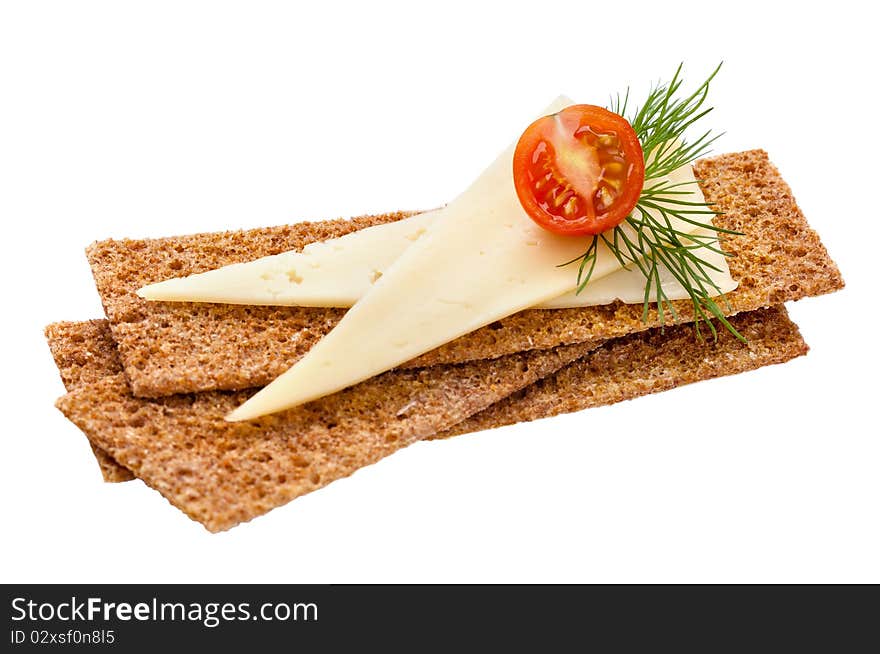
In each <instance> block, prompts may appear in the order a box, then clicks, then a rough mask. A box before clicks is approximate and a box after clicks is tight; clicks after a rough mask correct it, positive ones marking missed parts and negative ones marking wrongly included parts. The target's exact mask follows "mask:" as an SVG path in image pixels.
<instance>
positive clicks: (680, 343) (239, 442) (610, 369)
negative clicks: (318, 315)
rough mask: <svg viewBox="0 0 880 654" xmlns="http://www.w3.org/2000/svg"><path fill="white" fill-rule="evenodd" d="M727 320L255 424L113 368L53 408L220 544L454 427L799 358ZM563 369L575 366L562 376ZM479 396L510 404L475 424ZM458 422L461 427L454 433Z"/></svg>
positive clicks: (738, 320) (765, 324)
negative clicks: (218, 534)
mask: <svg viewBox="0 0 880 654" xmlns="http://www.w3.org/2000/svg"><path fill="white" fill-rule="evenodd" d="M733 321H734V324H735V325H736V327H737V329H739V330H740V331H741V332H742V333H743V334H744V335H745V336H746V337H747V338H748V339H749V343H748V345H743V344H742V343H740V342H739V341H736V340H735V339H734V338H733V337H731V336H730V335H729V334H727V333H726V332H724V333H722V335H721V338H720V340H719V341H718V342H717V343H706V342H700V341H697V340H695V339H694V338H693V334H692V331H691V330H690V329H689V328H688V327H687V326H680V327H675V328H669V329H667V330H665V333H663V334H660V333H658V332H657V331H656V330H652V331H651V332H648V333H643V334H635V335H632V336H628V337H623V338H620V339H617V340H616V341H612V342H610V343H607V344H605V345H604V346H602V347H601V348H599V349H598V350H595V351H594V352H593V353H587V354H585V355H583V354H584V352H587V350H589V347H588V346H586V345H577V346H568V347H567V348H566V347H564V348H558V349H556V350H555V351H552V352H532V353H521V354H514V355H507V356H505V357H501V358H499V359H495V360H484V361H478V362H472V363H465V364H458V365H446V366H435V367H433V368H428V369H424V370H398V371H392V372H389V373H386V374H385V375H382V376H380V377H378V378H376V379H374V380H370V381H368V382H364V383H363V384H361V385H359V386H357V387H354V388H351V389H348V390H346V391H343V392H341V393H338V394H336V395H333V396H330V397H328V398H324V399H323V400H319V401H318V402H315V403H312V404H309V405H306V406H304V407H297V408H296V409H294V410H292V411H288V412H285V413H281V414H277V415H276V416H269V417H267V418H263V419H261V420H260V421H258V422H255V423H227V422H225V421H223V419H222V416H223V415H224V414H225V412H226V411H228V410H229V408H230V407H231V406H234V404H235V402H237V401H240V400H241V399H242V398H243V397H244V396H245V395H246V393H224V392H206V393H200V394H194V395H184V396H176V397H169V398H164V399H159V400H147V399H142V398H135V397H133V396H132V395H131V393H130V391H129V389H128V387H127V385H126V384H125V380H124V378H123V377H122V375H119V374H112V372H111V370H112V368H108V373H110V374H109V375H108V376H107V377H105V378H104V379H103V380H101V381H98V382H96V383H93V384H90V385H87V386H83V387H81V388H79V389H77V390H75V391H73V392H71V393H69V394H68V395H66V396H64V397H62V398H61V399H59V401H58V407H59V408H60V409H61V410H62V411H63V412H64V413H65V415H66V416H67V417H68V418H69V419H70V420H72V421H73V422H74V423H75V424H76V425H77V426H78V427H79V428H80V429H82V430H83V431H84V432H85V433H86V434H87V435H88V436H89V438H90V439H91V440H92V442H93V443H95V444H96V445H99V446H101V447H103V448H106V449H107V450H108V451H109V452H110V453H112V455H113V456H114V457H116V458H117V459H118V460H119V461H120V462H122V463H123V464H124V465H125V466H126V467H128V468H130V469H131V470H133V471H134V472H135V473H136V474H137V476H139V477H141V478H142V479H143V480H144V481H145V482H146V483H147V484H148V485H150V486H152V487H153V488H155V489H156V490H158V491H159V492H161V493H162V494H163V495H164V496H165V497H166V498H167V499H168V500H169V501H170V502H171V503H172V504H174V505H175V506H177V507H178V508H180V509H182V510H183V511H184V512H185V513H187V514H188V515H190V517H193V518H194V519H196V520H198V521H200V522H202V523H203V524H204V525H205V526H206V527H207V528H208V529H210V530H212V531H219V530H223V529H228V528H230V527H232V526H234V525H235V524H238V523H239V522H242V521H245V520H249V519H251V518H253V517H255V516H257V515H260V514H262V513H265V512H266V511H268V510H270V509H271V508H274V507H276V506H279V505H281V504H284V503H286V502H288V501H290V500H292V499H294V498H295V497H297V496H299V495H302V494H304V493H307V492H310V491H311V490H315V489H317V488H319V487H321V486H323V485H326V484H327V483H329V482H331V481H333V480H335V479H339V478H341V477H344V476H347V475H349V474H351V473H352V472H354V471H355V470H357V469H358V468H360V467H362V466H364V465H369V464H371V463H373V462H375V461H377V460H378V459H380V458H382V457H384V456H387V455H388V454H391V453H392V452H394V451H396V450H397V449H399V448H400V447H403V446H405V445H407V444H409V443H411V442H414V441H415V440H418V439H419V438H424V437H429V436H431V435H432V434H434V432H436V431H437V430H438V429H442V427H441V425H444V424H445V425H447V426H450V425H455V424H459V427H457V428H455V427H453V428H452V429H449V430H447V431H442V432H441V433H440V434H439V435H440V436H443V437H445V436H451V435H455V434H458V433H464V432H465V431H470V430H473V429H488V428H490V427H494V426H499V425H503V424H509V423H511V422H517V421H523V420H534V419H537V418H542V417H546V416H550V415H555V414H558V413H563V412H567V411H574V410H579V409H581V408H585V407H587V406H596V405H599V404H606V403H609V402H616V401H621V400H624V399H629V398H633V397H637V396H639V395H644V394H647V393H652V392H657V391H660V390H665V389H667V388H671V387H673V386H677V385H682V384H686V383H690V382H693V381H697V380H699V379H707V378H711V377H717V376H721V375H728V374H734V373H738V372H744V371H746V370H752V369H755V368H758V367H761V366H764V365H770V364H773V363H781V362H783V361H787V360H789V359H792V358H794V357H797V356H800V355H802V354H804V353H806V350H807V348H806V345H805V344H804V342H803V340H802V339H801V336H800V334H799V333H798V330H797V327H796V326H795V325H794V324H793V323H792V322H791V321H790V320H789V319H788V316H787V314H786V312H785V309H784V308H782V307H775V308H772V309H766V310H761V311H754V312H749V313H743V314H740V315H738V316H736V317H735V318H733ZM63 347H64V346H63V344H56V348H62V349H63ZM74 349H76V346H75V347H74ZM561 352H564V354H561ZM581 355H583V356H581ZM594 357H595V358H594ZM566 358H574V359H575V360H574V362H573V363H571V364H569V365H568V366H567V367H562V368H561V369H560V366H563V365H564V360H565V359H566ZM524 363H525V367H526V368H527V370H524ZM554 370H558V372H555V374H554V373H553V371H554ZM488 371H491V372H488ZM511 375H512V377H513V378H524V377H525V378H527V379H526V380H525V381H529V380H533V379H543V381H542V382H537V383H532V386H531V387H525V386H522V384H520V386H521V387H522V388H523V389H524V390H522V391H520V392H516V391H514V392H513V394H512V395H511V394H510V392H509V391H510V389H511V387H512V386H516V384H515V383H512V382H513V380H512V379H508V377H509V376H511ZM493 378H494V383H492V385H491V387H490V388H486V383H487V380H489V379H493ZM487 394H488V395H492V396H495V397H503V396H505V395H507V396H508V397H509V399H507V400H501V401H500V402H498V403H496V404H490V405H487V406H488V409H485V410H483V411H482V412H479V411H477V412H474V410H475V409H476V408H478V406H479V404H480V403H481V402H483V401H484V399H486V398H485V397H484V396H485V395H487ZM469 411H470V413H471V415H472V417H471V418H470V419H467V420H465V421H464V422H461V417H462V416H464V415H465V414H468V412H469ZM416 416H418V418H416Z"/></svg>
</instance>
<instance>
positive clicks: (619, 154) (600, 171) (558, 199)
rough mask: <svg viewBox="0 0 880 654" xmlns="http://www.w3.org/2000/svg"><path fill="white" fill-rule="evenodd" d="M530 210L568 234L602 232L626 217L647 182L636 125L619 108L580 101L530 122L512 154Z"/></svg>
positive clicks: (545, 225)
mask: <svg viewBox="0 0 880 654" xmlns="http://www.w3.org/2000/svg"><path fill="white" fill-rule="evenodd" d="M513 181H514V185H515V186H516V194H517V196H518V197H519V201H520V203H521V204H522V206H523V209H525V211H526V213H527V214H528V215H529V217H531V219H532V220H534V221H535V222H536V223H538V224H539V225H540V226H541V227H543V228H545V229H547V230H549V231H551V232H554V233H556V234H562V235H566V236H583V235H587V234H601V233H602V232H604V231H607V230H609V229H611V228H612V227H616V226H617V225H619V224H620V223H622V222H623V221H624V219H625V218H626V217H627V216H628V215H629V214H630V212H631V211H632V210H633V208H634V207H635V206H636V202H638V200H639V195H640V194H641V192H642V186H643V185H644V183H645V159H644V155H643V154H642V146H641V144H640V143H639V139H638V136H636V133H635V130H633V128H632V126H631V125H630V124H629V123H628V122H627V120H626V119H625V118H624V117H623V116H620V115H618V114H616V113H614V112H611V111H608V110H607V109H603V108H602V107H596V106H594V105H590V104H576V105H572V106H571V107H567V108H565V109H563V110H562V111H560V112H559V113H556V114H553V115H550V116H544V117H543V118H539V119H538V120H536V121H535V122H534V123H532V124H531V125H529V126H528V128H527V129H526V131H525V132H524V133H523V135H522V136H521V137H520V139H519V142H518V143H517V144H516V151H515V153H514V155H513Z"/></svg>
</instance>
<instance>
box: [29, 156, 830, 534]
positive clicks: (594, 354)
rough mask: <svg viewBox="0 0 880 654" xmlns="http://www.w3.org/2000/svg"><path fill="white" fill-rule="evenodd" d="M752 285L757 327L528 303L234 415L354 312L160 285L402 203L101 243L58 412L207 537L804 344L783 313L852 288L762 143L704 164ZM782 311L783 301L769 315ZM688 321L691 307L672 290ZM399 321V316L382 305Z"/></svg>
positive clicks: (57, 347) (60, 327) (58, 350)
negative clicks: (239, 419)
mask: <svg viewBox="0 0 880 654" xmlns="http://www.w3.org/2000/svg"><path fill="white" fill-rule="evenodd" d="M695 168H696V173H697V176H698V177H699V178H701V179H702V180H703V190H704V194H705V196H706V199H707V200H708V201H709V202H714V203H716V205H717V207H716V208H717V209H719V210H720V211H722V212H723V214H722V215H720V216H718V217H717V219H716V223H717V224H718V226H720V227H724V228H728V229H732V230H736V231H740V232H743V233H744V236H734V237H724V238H723V239H722V246H723V247H724V249H725V250H727V251H728V252H730V253H731V254H733V255H734V257H733V258H732V259H731V260H730V269H731V274H732V275H733V277H734V279H737V280H738V281H739V288H737V290H736V291H734V292H733V293H731V294H730V295H729V296H728V298H727V302H726V303H722V306H723V307H724V308H725V309H726V310H727V311H728V313H729V314H730V315H734V314H736V315H735V317H734V318H733V322H734V324H735V325H736V327H737V329H739V330H740V332H741V333H743V335H745V336H746V338H747V339H748V343H747V344H742V343H740V342H739V341H737V340H736V339H734V338H732V337H731V336H730V335H729V334H727V333H726V332H724V330H721V337H720V338H719V340H718V341H717V342H704V341H700V340H698V339H697V338H696V337H695V335H694V330H693V328H692V327H691V326H689V325H686V324H684V325H681V326H678V327H668V328H666V329H665V330H663V331H661V330H660V329H658V326H659V321H658V318H657V316H656V313H653V312H652V313H651V315H649V317H648V320H647V321H643V320H642V307H641V306H632V305H623V304H614V305H609V306H605V307H591V308H585V309H557V310H530V311H524V312H522V313H519V314H516V315H514V316H510V317H509V318H505V319H504V320H501V321H498V322H496V323H493V324H492V325H488V326H487V327H485V328H483V329H480V330H478V331H476V332H473V333H472V334H469V335H467V336H465V337H462V338H460V339H457V340H456V341H453V342H451V343H449V344H447V345H445V346H443V347H441V348H439V349H437V350H435V351H433V352H429V353H427V354H426V355H423V356H422V357H419V358H418V359H417V360H415V361H412V362H410V364H408V365H406V366H404V367H402V368H400V369H397V370H392V371H390V372H387V373H385V374H383V375H380V376H378V377H376V378H373V379H370V380H368V381H366V382H363V383H361V384H359V385H358V386H355V387H352V388H350V389H346V390H344V391H342V392H340V393H337V394H335V395H332V396H329V397H326V398H323V399H321V400H317V401H315V402H312V403H309V404H307V405H304V406H300V407H297V408H294V409H292V410H289V411H286V412H284V413H280V414H277V415H274V416H267V417H264V418H261V419H259V420H256V421H251V422H247V423H229V422H226V421H224V420H223V417H224V415H225V414H226V412H228V411H229V410H230V409H232V408H233V407H234V406H236V405H237V404H239V403H240V402H241V401H243V399H245V398H246V397H247V396H248V395H249V394H250V393H252V392H253V389H254V388H255V387H259V386H261V385H263V384H265V383H267V382H268V381H270V380H271V379H273V378H274V377H275V376H277V375H278V374H280V373H281V372H283V371H284V370H285V369H287V368H288V367H289V366H290V365H291V364H292V363H293V362H294V361H295V360H296V359H297V358H299V357H300V356H302V354H303V353H304V352H306V351H307V350H308V348H309V347H310V346H311V345H312V344H313V343H314V342H316V341H317V340H318V339H319V338H320V337H321V336H322V335H323V334H324V333H326V332H327V331H328V330H329V329H331V328H332V327H333V325H334V324H335V323H336V321H337V320H338V319H339V317H340V316H341V315H342V310H336V309H315V308H299V307H245V306H221V305H208V304H186V303H147V302H145V301H143V300H141V299H139V298H138V297H137V296H136V295H135V291H136V290H137V289H138V288H139V287H141V286H143V285H144V284H148V283H151V282H155V281H160V280H163V279H167V278H170V277H178V276H181V275H186V274H191V273H196V272H202V271H205V270H209V269H212V268H216V267H218V266H221V265H226V264H229V263H234V262H240V261H247V260H251V259H254V258H257V257H261V256H265V255H269V254H276V253H278V252H282V251H285V250H290V249H299V248H302V247H303V246H304V245H306V244H307V243H309V242H312V241H316V240H323V239H326V238H332V237H336V236H340V235H342V234H344V233H348V232H350V231H354V230H356V229H360V228H363V227H366V226H369V225H374V224H379V223H382V222H388V221H392V220H401V219H405V218H406V216H407V215H408V214H403V213H395V214H387V215H383V216H371V217H363V218H356V219H352V220H336V221H326V222H320V223H302V224H298V225H293V226H287V227H277V228H267V229H262V230H250V231H242V232H231V233H224V234H201V235H194V236H185V237H176V238H169V239H157V240H137V241H132V240H125V241H104V242H100V243H96V244H94V245H92V246H91V247H90V248H89V249H88V256H89V261H90V263H91V266H92V270H93V273H94V276H95V280H96V283H97V286H98V291H99V293H100V295H101V298H102V301H103V304H104V308H105V311H106V314H107V320H106V321H90V322H87V323H57V324H55V325H50V326H49V327H48V328H47V337H48V339H49V342H50V346H51V348H52V352H53V355H54V356H55V360H56V363H57V364H58V367H59V369H60V371H61V374H62V379H63V381H64V383H65V386H66V387H67V389H68V391H69V392H68V394H67V395H65V396H64V397H62V398H61V399H60V400H59V401H58V407H59V408H60V409H61V410H62V411H63V412H64V414H65V415H66V416H67V417H68V418H69V419H70V420H71V421H73V422H74V423H75V424H76V425H77V426H78V427H79V428H80V429H82V431H84V432H85V433H86V435H87V436H88V438H89V440H90V442H91V444H92V446H93V448H94V450H95V454H96V456H97V458H98V461H99V463H100V465H101V469H102V471H103V473H104V476H105V479H107V480H108V481H124V480H126V479H130V478H131V477H132V476H137V477H140V478H141V479H143V480H144V481H145V482H146V483H147V484H148V485H150V486H152V487H153V488H155V489H156V490H158V491H159V492H160V493H162V494H163V495H164V496H165V497H166V498H167V499H168V500H169V501H170V502H171V503H172V504H174V505H175V506H177V507H178V508H180V509H181V510H183V511H184V512H185V513H187V515H189V516H190V517H192V518H194V519H195V520H198V521H199V522H201V523H202V524H204V525H205V526H206V527H207V528H208V529H210V530H212V531H218V530H223V529H227V528H229V527H232V526H234V525H236V524H238V523H240V522H243V521H246V520H249V519H251V518H253V517H255V516H257V515H260V514H262V513H265V512H266V511H269V510H271V509H272V508H275V507H277V506H279V505H281V504H284V503H286V502H288V501H290V500H291V499H293V498H295V497H298V496H299V495H302V494H304V493H307V492H309V491H311V490H315V489H317V488H320V487H321V486H324V485H326V484H328V483H329V482H331V481H333V480H335V479H338V478H340V477H343V476H347V475H349V474H351V473H352V472H354V471H355V470H356V469H357V468H359V467H362V466H364V465H369V464H370V463H373V462H375V461H377V460H379V459H380V458H382V457H384V456H387V455H388V454H391V453H392V452H394V451H396V450H397V449H399V448H401V447H404V446H406V445H408V444H410V443H412V442H415V441H417V440H420V439H424V438H438V437H448V436H452V435H456V434H463V433H467V432H471V431H476V430H480V429H487V428H491V427H495V426H499V425H503V424H509V423H513V422H520V421H526V420H534V419H537V418H543V417H547V416H551V415H555V414H558V413H563V412H570V411H577V410H580V409H584V408H588V407H591V406H597V405H600V404H607V403H610V402H617V401H620V400H624V399H629V398H633V397H637V396H639V395H643V394H646V393H652V392H657V391H660V390H665V389H668V388H672V387H674V386H678V385H682V384H686V383H690V382H693V381H698V380H701V379H707V378H710V377H717V376H721V375H726V374H733V373H737V372H743V371H746V370H750V369H754V368H757V367H760V366H763V365H769V364H771V363H781V362H783V361H787V360H789V359H791V358H793V357H796V356H799V355H801V354H804V353H805V352H806V349H807V348H806V345H805V344H804V342H803V340H802V339H801V337H800V335H799V333H798V331H797V328H796V326H795V325H794V324H793V323H792V322H791V321H790V320H789V319H788V317H787V314H786V313H785V310H784V309H783V308H782V307H781V306H779V305H781V304H782V303H783V302H786V301H789V300H797V299H800V298H802V297H806V296H812V295H820V294H822V293H828V292H831V291H834V290H837V289H839V288H841V287H842V285H843V282H842V279H841V277H840V274H839V272H838V270H837V268H836V266H835V265H834V263H833V262H832V261H831V260H830V259H829V257H828V255H827V252H826V251H825V248H824V247H823V246H822V244H821V243H820V241H819V239H818V237H817V235H816V234H815V232H813V231H812V230H811V229H810V228H809V226H808V225H807V223H806V221H805V220H804V217H803V215H802V213H801V211H800V209H799V208H798V206H797V204H796V203H795V201H794V199H793V197H792V195H791V192H790V190H789V188H788V186H787V185H786V184H785V182H784V181H783V180H782V178H781V177H780V176H779V173H778V172H777V171H776V169H775V168H774V167H773V166H772V164H770V162H769V160H768V159H767V156H766V154H765V153H763V152H761V151H751V152H744V153H738V154H731V155H724V156H721V157H716V158H714V159H707V160H704V161H701V162H698V164H697V165H696V167H695ZM768 307H772V308H768ZM678 310H679V314H680V318H682V319H683V320H685V321H686V320H687V319H688V318H689V316H690V315H691V313H690V311H689V307H688V306H687V304H686V303H678ZM389 319H393V317H389Z"/></svg>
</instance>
